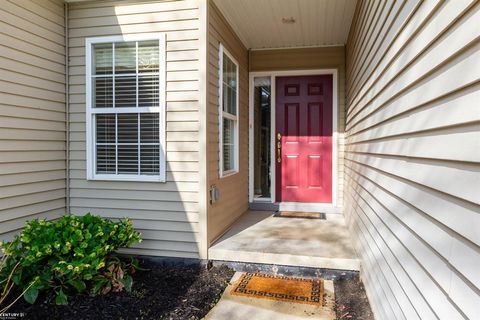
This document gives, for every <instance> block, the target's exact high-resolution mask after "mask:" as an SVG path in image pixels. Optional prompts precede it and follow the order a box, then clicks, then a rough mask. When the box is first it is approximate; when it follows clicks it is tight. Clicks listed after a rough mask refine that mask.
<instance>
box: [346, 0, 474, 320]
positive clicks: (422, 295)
mask: <svg viewBox="0 0 480 320" xmlns="http://www.w3.org/2000/svg"><path fill="white" fill-rule="evenodd" d="M479 21H480V4H479V2H478V1H466V0H460V1H418V2H417V1H406V2H400V1H388V2H384V3H382V4H379V3H377V1H359V3H358V6H357V9H356V14H355V18H354V23H353V27H352V29H351V30H350V36H349V40H348V43H347V121H346V132H347V138H346V153H345V158H346V161H345V185H346V187H345V204H346V206H345V215H346V218H347V221H348V224H349V226H350V228H351V231H352V236H353V238H354V243H355V244H356V249H357V252H358V254H359V256H360V257H361V260H362V270H361V275H362V277H363V281H364V283H365V286H366V290H367V293H368V296H369V300H370V303H371V305H372V308H373V310H374V312H375V315H376V318H377V319H388V320H391V319H408V320H411V319H449V320H450V319H478V316H479V305H480V273H479V272H478V266H479V265H480V197H479V191H480V189H479V188H480V174H479V173H480V105H479V101H480V94H479V92H480V91H479V89H480V82H479V80H480V42H479V36H480V28H479V24H478V22H479Z"/></svg>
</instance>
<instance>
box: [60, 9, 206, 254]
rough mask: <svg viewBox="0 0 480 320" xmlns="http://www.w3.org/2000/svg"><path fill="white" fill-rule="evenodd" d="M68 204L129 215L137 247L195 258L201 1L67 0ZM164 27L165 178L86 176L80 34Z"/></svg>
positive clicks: (149, 31) (145, 33)
mask: <svg viewBox="0 0 480 320" xmlns="http://www.w3.org/2000/svg"><path fill="white" fill-rule="evenodd" d="M69 8H70V10H69V40H68V41H69V44H70V48H69V58H70V68H69V71H70V78H69V91H70V118H69V121H70V135H69V138H70V150H69V153H70V166H69V168H70V199H71V211H72V212H73V213H76V214H84V213H87V212H91V213H93V214H99V215H102V216H104V217H107V218H113V219H117V218H122V217H130V218H132V219H133V224H134V226H135V227H136V228H137V230H139V231H140V232H141V233H142V238H143V240H144V241H143V242H142V243H140V244H138V245H136V246H135V247H134V248H131V249H128V250H125V252H132V253H136V254H145V255H154V256H169V257H183V258H199V246H200V242H201V241H202V238H203V237H204V235H203V236H202V235H201V229H200V227H199V206H198V201H199V194H198V192H199V163H198V161H199V133H198V132H199V115H198V108H199V91H198V90H199V72H198V70H199V60H198V59H199V1H197V0H193V1H192V0H185V1H157V0H152V1H141V2H133V1H108V2H79V3H72V4H69ZM159 33H162V34H165V53H166V54H165V61H166V62H165V70H166V78H165V88H166V89H165V121H164V122H165V133H166V134H165V145H164V146H165V159H166V162H165V183H158V182H142V181H99V180H87V170H86V169H87V168H86V162H87V161H86V160H87V156H86V150H87V149H86V132H85V129H86V123H85V121H86V110H87V108H86V100H85V98H86V83H85V75H86V66H85V53H86V51H85V39H86V38H90V37H106V36H118V35H122V36H123V37H125V39H127V38H128V37H133V38H135V37H144V38H147V37H151V36H152V35H158V34H159Z"/></svg>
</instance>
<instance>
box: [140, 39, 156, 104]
mask: <svg viewBox="0 0 480 320" xmlns="http://www.w3.org/2000/svg"><path fill="white" fill-rule="evenodd" d="M138 73H139V74H138V105H139V106H140V107H152V106H157V105H158V104H159V91H158V88H159V86H158V80H159V77H158V73H159V51H158V43H155V41H145V42H140V43H138Z"/></svg>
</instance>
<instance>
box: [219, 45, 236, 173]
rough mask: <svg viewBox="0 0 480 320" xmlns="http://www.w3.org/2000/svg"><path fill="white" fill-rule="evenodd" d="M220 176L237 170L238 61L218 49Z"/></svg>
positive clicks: (221, 49)
mask: <svg viewBox="0 0 480 320" xmlns="http://www.w3.org/2000/svg"><path fill="white" fill-rule="evenodd" d="M218 65H219V84H218V86H219V94H218V96H219V111H218V113H219V115H220V119H219V126H220V129H219V132H220V137H219V139H220V147H219V150H220V165H219V168H220V177H224V176H228V175H231V174H234V173H236V172H238V101H239V98H238V79H239V75H238V62H236V60H235V59H234V58H233V57H232V55H231V54H230V53H228V51H227V50H225V48H224V47H223V46H222V45H220V49H219V63H218Z"/></svg>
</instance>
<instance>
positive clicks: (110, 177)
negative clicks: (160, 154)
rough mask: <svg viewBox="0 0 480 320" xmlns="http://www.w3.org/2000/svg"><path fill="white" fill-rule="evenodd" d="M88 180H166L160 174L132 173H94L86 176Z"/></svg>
mask: <svg viewBox="0 0 480 320" xmlns="http://www.w3.org/2000/svg"><path fill="white" fill-rule="evenodd" d="M87 180H89V181H124V182H166V179H165V178H164V177H161V176H134V175H109V174H94V175H93V177H89V178H87Z"/></svg>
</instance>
